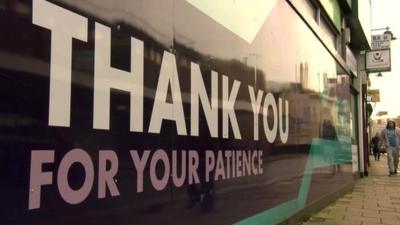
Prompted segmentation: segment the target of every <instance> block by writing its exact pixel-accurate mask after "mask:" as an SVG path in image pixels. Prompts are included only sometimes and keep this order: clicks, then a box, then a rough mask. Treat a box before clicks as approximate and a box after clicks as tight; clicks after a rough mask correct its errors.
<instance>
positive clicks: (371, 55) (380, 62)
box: [365, 49, 391, 72]
mask: <svg viewBox="0 0 400 225" xmlns="http://www.w3.org/2000/svg"><path fill="white" fill-rule="evenodd" d="M365 64H366V70H367V72H386V71H390V70H391V61H390V49H381V50H371V51H368V52H367V53H366V55H365Z"/></svg>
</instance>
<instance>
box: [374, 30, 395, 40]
mask: <svg viewBox="0 0 400 225" xmlns="http://www.w3.org/2000/svg"><path fill="white" fill-rule="evenodd" d="M379 30H385V32H383V34H388V35H390V40H391V41H394V40H397V37H395V36H394V35H393V33H392V31H390V27H384V28H375V29H372V30H371V31H379Z"/></svg>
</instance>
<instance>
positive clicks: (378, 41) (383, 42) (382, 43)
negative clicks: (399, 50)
mask: <svg viewBox="0 0 400 225" xmlns="http://www.w3.org/2000/svg"><path fill="white" fill-rule="evenodd" d="M390 40H391V37H390V34H380V35H372V43H371V48H372V49H373V50H378V49H389V48H390Z"/></svg>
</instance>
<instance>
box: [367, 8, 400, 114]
mask: <svg viewBox="0 0 400 225" xmlns="http://www.w3.org/2000/svg"><path fill="white" fill-rule="evenodd" d="M362 1H365V0H362ZM371 2H372V6H371V11H372V12H371V28H372V29H374V28H384V27H387V26H388V27H390V30H391V31H392V32H393V35H394V36H395V37H397V38H398V39H397V40H394V41H392V43H391V57H392V60H391V61H392V71H391V72H384V73H382V75H383V77H376V74H370V75H369V77H370V80H371V89H380V100H381V102H379V103H376V104H375V105H374V103H373V104H372V106H373V107H374V111H373V113H372V116H373V117H375V115H376V113H377V112H379V111H388V116H387V117H388V118H393V117H397V116H400V12H399V8H400V1H399V0H372V1H371ZM383 32H384V30H382V31H374V32H373V34H382V33H383Z"/></svg>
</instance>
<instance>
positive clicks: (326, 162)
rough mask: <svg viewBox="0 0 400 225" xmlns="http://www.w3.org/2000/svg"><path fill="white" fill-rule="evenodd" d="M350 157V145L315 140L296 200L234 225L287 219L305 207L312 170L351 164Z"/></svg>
mask: <svg viewBox="0 0 400 225" xmlns="http://www.w3.org/2000/svg"><path fill="white" fill-rule="evenodd" d="M351 156H352V155H351V144H350V143H343V142H338V141H331V140H323V139H317V138H315V139H314V140H313V142H312V145H311V149H310V153H309V155H308V158H307V162H306V166H305V168H304V175H303V178H302V180H301V185H300V190H299V193H298V196H297V198H295V199H292V200H290V201H287V202H285V203H283V204H281V205H278V206H275V207H273V208H271V209H268V210H266V211H264V212H261V213H258V214H256V215H253V216H251V217H248V218H246V219H244V220H241V221H239V222H237V223H235V225H265V224H268V225H274V224H278V223H280V222H282V221H283V220H285V219H287V218H289V217H290V216H291V215H293V214H294V213H296V212H298V211H300V210H301V209H303V208H304V207H305V205H306V202H307V197H308V192H309V190H310V184H311V178H312V173H313V170H314V169H315V168H321V167H327V166H331V165H336V164H343V163H351V162H352V158H351Z"/></svg>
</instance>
